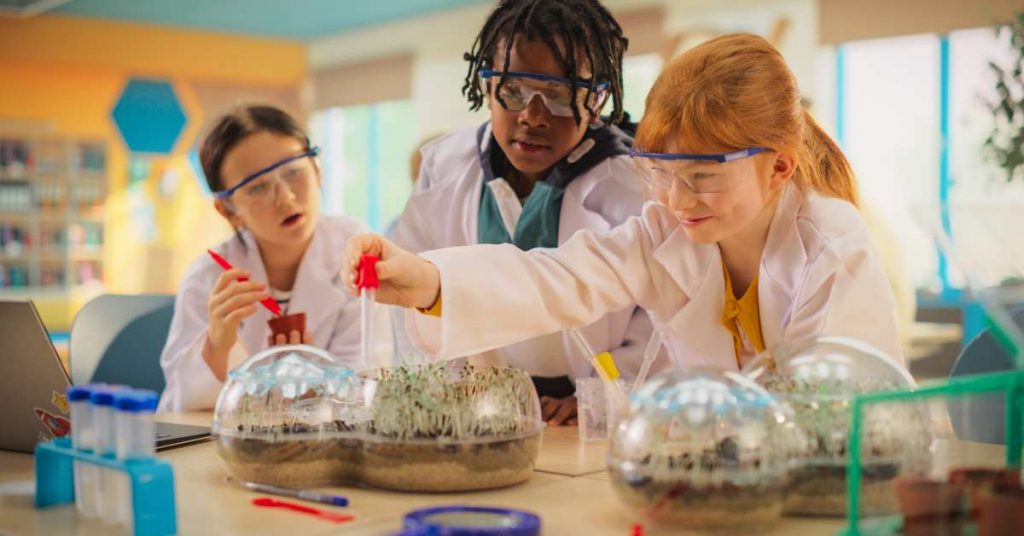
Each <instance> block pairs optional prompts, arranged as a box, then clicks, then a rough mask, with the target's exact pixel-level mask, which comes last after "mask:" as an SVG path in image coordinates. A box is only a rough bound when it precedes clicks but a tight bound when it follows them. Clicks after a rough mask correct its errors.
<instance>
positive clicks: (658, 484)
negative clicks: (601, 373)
mask: <svg viewBox="0 0 1024 536" xmlns="http://www.w3.org/2000/svg"><path fill="white" fill-rule="evenodd" d="M805 448H806V442H805V438H804V436H803V434H802V432H801V430H800V429H799V428H798V427H797V426H796V425H795V424H794V422H793V420H792V410H791V409H790V408H788V407H787V406H786V405H785V404H784V403H781V402H779V401H778V400H776V399H775V398H774V397H773V396H772V395H770V394H769V393H768V392H767V391H765V390H764V389H763V388H761V387H760V386H758V385H757V384H755V383H754V382H752V381H750V380H749V379H747V378H745V377H743V376H742V375H740V374H738V373H735V372H722V371H712V370H696V371H687V372H668V373H663V374H661V375H659V376H656V377H655V378H653V379H652V380H651V381H649V382H647V383H646V384H644V385H643V386H642V387H641V388H640V390H639V391H638V392H637V393H635V394H634V395H633V396H632V401H631V404H630V411H629V415H628V416H627V417H625V418H624V419H623V420H621V421H619V424H618V426H617V427H616V429H615V432H614V434H613V435H612V441H611V445H610V451H609V456H608V465H609V472H610V476H611V480H612V484H613V487H614V488H615V490H616V492H617V494H618V495H619V497H620V498H621V499H622V501H623V502H624V503H625V504H626V505H627V506H628V507H629V508H630V509H632V510H633V511H634V512H635V513H636V514H637V515H638V517H639V518H641V519H645V520H646V519H650V520H653V521H655V522H658V523H661V524H666V525H671V526H674V527H679V528H685V529H691V530H718V529H739V528H745V527H746V528H750V527H757V528H761V527H764V526H766V525H768V524H770V523H772V522H773V521H776V520H777V519H778V518H779V517H780V516H781V514H782V507H783V501H784V494H785V491H786V486H787V481H788V475H789V469H790V460H793V459H799V457H800V455H801V453H802V450H803V449H805ZM740 513H741V514H742V515H738V514H740Z"/></svg>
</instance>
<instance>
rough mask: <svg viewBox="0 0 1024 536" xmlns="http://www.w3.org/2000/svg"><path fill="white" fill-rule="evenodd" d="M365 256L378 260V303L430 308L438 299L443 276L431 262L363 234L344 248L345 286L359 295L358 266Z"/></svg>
mask: <svg viewBox="0 0 1024 536" xmlns="http://www.w3.org/2000/svg"><path fill="white" fill-rule="evenodd" d="M364 255H372V256H374V257H377V258H378V259H379V262H378V263H377V265H376V275H377V278H378V281H379V285H380V286H379V288H378V289H377V292H376V296H375V298H376V300H377V301H378V302H380V303H386V304H391V305H399V306H402V307H419V308H421V309H428V308H430V306H432V305H434V303H435V302H436V301H437V300H438V298H439V295H440V291H441V274H440V273H439V272H438V270H437V267H436V266H434V265H433V264H432V263H431V262H430V261H428V260H426V259H423V258H422V257H420V256H418V255H414V254H412V253H409V252H408V251H405V250H404V249H402V248H400V247H398V246H396V245H395V244H394V243H393V242H391V241H390V240H388V239H386V238H384V237H383V236H379V235H374V234H361V235H357V236H355V237H352V238H351V239H350V240H349V241H348V245H347V246H346V247H345V266H346V268H345V271H346V273H345V274H343V275H344V277H345V284H346V286H347V287H348V290H349V292H351V293H352V294H353V295H359V294H360V292H359V285H358V281H359V267H360V263H361V262H362V258H363V256H364Z"/></svg>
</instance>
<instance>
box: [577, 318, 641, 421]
mask: <svg viewBox="0 0 1024 536" xmlns="http://www.w3.org/2000/svg"><path fill="white" fill-rule="evenodd" d="M569 333H571V334H572V337H573V339H575V340H576V343H577V344H579V347H580V349H581V350H582V351H583V354H584V355H585V356H586V357H587V359H588V360H589V361H590V364H591V365H592V366H593V367H594V370H596V371H597V375H598V376H600V377H601V379H602V380H604V385H605V389H606V390H607V391H608V392H610V393H611V396H612V397H613V398H615V403H616V404H617V407H619V408H626V407H628V405H627V404H628V401H627V400H626V393H624V392H622V387H621V386H620V385H619V384H618V382H616V381H615V380H616V379H617V378H618V377H619V369H618V368H616V367H615V361H614V360H613V359H612V354H610V353H608V352H603V353H601V354H595V353H594V349H593V348H591V347H590V343H588V342H587V339H586V338H584V337H583V334H582V333H580V331H579V330H578V329H570V330H569Z"/></svg>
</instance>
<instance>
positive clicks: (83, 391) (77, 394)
mask: <svg viewBox="0 0 1024 536" xmlns="http://www.w3.org/2000/svg"><path fill="white" fill-rule="evenodd" d="M67 394H68V402H81V401H83V400H84V401H88V400H89V398H90V397H91V396H92V388H91V387H89V386H88V385H86V386H82V385H72V386H70V387H68V391H67Z"/></svg>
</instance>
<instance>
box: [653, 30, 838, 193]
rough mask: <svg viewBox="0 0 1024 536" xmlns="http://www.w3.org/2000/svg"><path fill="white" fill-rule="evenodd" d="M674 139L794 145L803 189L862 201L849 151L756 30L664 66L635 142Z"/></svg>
mask: <svg viewBox="0 0 1024 536" xmlns="http://www.w3.org/2000/svg"><path fill="white" fill-rule="evenodd" d="M671 141H675V142H676V143H678V144H679V145H680V146H681V147H685V150H686V151H687V152H701V153H704V152H707V153H713V152H724V151H733V150H741V149H746V148H747V147H765V148H767V149H771V150H775V151H784V152H788V153H790V154H793V155H795V156H796V161H797V165H796V172H795V173H794V174H793V180H795V181H796V182H797V184H798V185H799V186H800V187H801V188H811V189H813V190H815V191H817V192H819V193H821V194H822V195H826V196H829V197H838V198H840V199H845V200H846V201H849V202H851V203H853V204H856V203H857V184H856V180H855V178H854V175H853V169H852V168H851V167H850V163H849V161H848V160H847V159H846V156H844V155H843V152H842V151H841V150H840V149H839V146H838V145H836V143H835V141H833V140H832V138H831V137H829V135H828V134H826V133H825V131H824V130H822V129H821V127H820V126H819V125H818V123H817V122H816V121H815V120H814V118H813V117H811V115H810V113H808V112H807V111H806V110H805V109H804V108H803V106H802V105H801V102H800V90H799V88H798V87H797V83H796V77H795V76H793V73H792V71H790V70H789V67H788V66H787V65H786V61H785V60H784V59H783V58H782V55H781V54H779V51H778V50H776V49H775V47H773V46H772V45H771V43H769V42H768V41H766V40H765V39H763V38H761V37H758V36H756V35H752V34H733V35H726V36H723V37H718V38H716V39H712V40H710V41H708V42H706V43H704V44H701V45H699V46H697V47H695V48H692V49H690V50H688V51H686V52H685V53H683V54H682V55H680V56H679V57H678V58H676V59H675V60H673V61H672V62H671V63H670V64H669V65H668V66H667V67H666V68H665V70H664V71H662V73H661V75H660V76H659V77H658V80H657V81H656V82H655V83H654V87H653V88H652V89H651V92H650V93H649V94H648V95H647V108H646V110H645V111H644V117H643V120H642V121H641V122H640V127H639V128H638V129H637V135H636V145H637V147H639V148H641V149H642V150H644V151H651V152H664V150H665V147H666V146H667V145H668V143H669V142H671Z"/></svg>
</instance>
